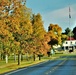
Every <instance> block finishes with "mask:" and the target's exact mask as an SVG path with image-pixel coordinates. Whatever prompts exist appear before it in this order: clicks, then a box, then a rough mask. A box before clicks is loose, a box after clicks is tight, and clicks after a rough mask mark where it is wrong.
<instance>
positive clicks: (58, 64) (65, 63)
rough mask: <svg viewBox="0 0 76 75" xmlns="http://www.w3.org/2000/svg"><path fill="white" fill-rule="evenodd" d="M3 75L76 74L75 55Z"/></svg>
mask: <svg viewBox="0 0 76 75" xmlns="http://www.w3.org/2000/svg"><path fill="white" fill-rule="evenodd" d="M3 75H76V56H63V57H61V58H60V59H57V60H49V61H47V62H44V63H40V64H37V65H34V66H30V67H27V68H23V69H19V70H16V71H12V72H9V73H7V74H3Z"/></svg>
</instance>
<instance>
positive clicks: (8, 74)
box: [4, 68, 27, 75]
mask: <svg viewBox="0 0 76 75" xmlns="http://www.w3.org/2000/svg"><path fill="white" fill-rule="evenodd" d="M24 69H27V68H23V69H18V70H16V71H13V72H9V73H7V74H4V75H10V74H13V73H15V72H19V71H22V70H24Z"/></svg>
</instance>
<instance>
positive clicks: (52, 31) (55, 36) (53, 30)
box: [48, 24, 62, 49]
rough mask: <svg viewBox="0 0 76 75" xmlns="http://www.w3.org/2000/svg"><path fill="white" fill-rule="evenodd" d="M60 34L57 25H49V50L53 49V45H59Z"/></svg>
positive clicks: (60, 41)
mask: <svg viewBox="0 0 76 75" xmlns="http://www.w3.org/2000/svg"><path fill="white" fill-rule="evenodd" d="M61 32H62V29H61V27H59V26H58V25H57V24H50V25H49V27H48V35H49V36H50V41H49V42H48V44H49V45H51V48H52V49H53V45H56V44H57V45H61V44H62V40H61Z"/></svg>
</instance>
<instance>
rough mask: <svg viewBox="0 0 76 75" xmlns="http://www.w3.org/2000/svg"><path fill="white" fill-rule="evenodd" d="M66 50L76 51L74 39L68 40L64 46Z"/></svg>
mask: <svg viewBox="0 0 76 75" xmlns="http://www.w3.org/2000/svg"><path fill="white" fill-rule="evenodd" d="M62 49H64V50H70V49H71V50H75V49H76V40H75V39H74V38H68V39H67V40H66V41H65V42H64V43H63V46H62Z"/></svg>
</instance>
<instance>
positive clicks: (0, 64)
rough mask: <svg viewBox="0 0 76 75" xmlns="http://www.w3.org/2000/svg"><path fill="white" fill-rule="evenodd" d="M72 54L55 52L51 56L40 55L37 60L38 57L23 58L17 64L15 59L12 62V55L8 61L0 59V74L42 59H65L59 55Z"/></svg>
mask: <svg viewBox="0 0 76 75" xmlns="http://www.w3.org/2000/svg"><path fill="white" fill-rule="evenodd" d="M71 55H74V54H62V53H56V54H54V55H52V56H51V57H47V56H44V57H42V59H41V60H40V61H39V60H38V58H37V59H36V61H33V60H28V61H27V60H24V61H22V62H21V65H17V61H16V62H14V60H13V59H12V57H10V58H9V63H7V64H6V63H5V61H0V74H1V73H5V72H9V71H12V70H16V69H19V68H23V67H28V66H31V65H34V64H38V63H40V62H44V61H48V60H53V59H55V60H65V58H60V57H61V56H71Z"/></svg>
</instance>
